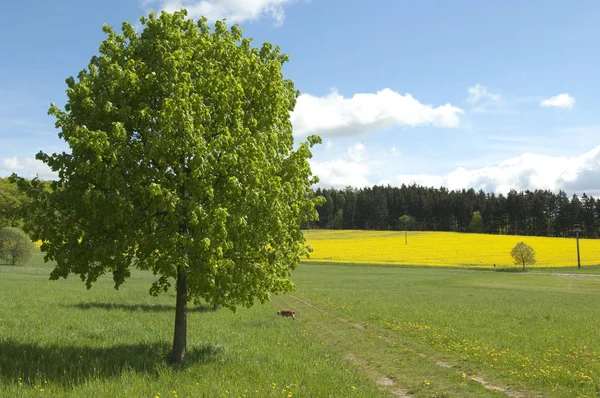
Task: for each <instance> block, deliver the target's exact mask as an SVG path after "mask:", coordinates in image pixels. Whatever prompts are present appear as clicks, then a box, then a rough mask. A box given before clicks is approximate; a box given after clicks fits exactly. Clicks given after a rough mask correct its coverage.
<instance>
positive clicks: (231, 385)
mask: <svg viewBox="0 0 600 398" xmlns="http://www.w3.org/2000/svg"><path fill="white" fill-rule="evenodd" d="M32 265H33V266H27V267H7V266H2V267H0V302H1V303H2V305H0V392H1V394H0V395H1V396H3V397H4V396H6V397H8V396H10V397H30V396H31V397H33V396H36V397H37V396H43V395H46V396H52V397H62V396H73V397H155V396H156V395H157V394H158V393H160V396H161V397H163V398H164V397H174V396H178V397H220V396H232V397H233V396H234V397H239V396H248V397H287V396H289V395H290V393H291V396H300V397H302V396H305V397H322V396H324V397H326V396H336V397H346V396H380V395H381V394H382V392H381V391H380V389H379V388H378V387H377V386H376V385H375V384H373V383H371V382H369V381H368V380H367V379H366V378H365V377H364V376H362V375H361V373H360V372H359V370H358V369H357V368H353V367H349V366H348V364H347V363H346V362H345V361H344V359H343V358H342V357H340V356H337V355H334V354H332V353H330V352H328V351H327V350H326V348H325V347H323V346H322V345H321V344H319V343H317V342H316V341H315V340H313V339H312V338H311V337H310V336H308V334H307V332H306V330H305V328H304V325H303V322H301V321H296V322H294V321H292V320H291V319H289V318H281V317H277V316H276V307H275V306H274V305H273V304H265V305H256V306H255V307H253V308H252V309H242V310H238V311H237V312H236V313H235V314H234V313H232V312H231V311H228V310H219V311H216V312H213V311H212V310H210V309H209V308H208V307H202V306H200V307H194V306H192V307H191V311H190V314H189V315H188V349H189V354H188V355H189V356H188V361H187V363H186V364H185V365H184V366H171V365H169V364H168V363H167V361H166V358H167V354H168V352H169V350H170V345H171V341H172V340H171V339H172V330H173V322H174V320H173V318H174V301H175V298H174V296H173V295H172V294H168V295H166V296H162V297H159V298H153V297H151V296H149V295H148V288H149V286H150V283H151V281H152V277H151V275H149V274H146V273H141V272H137V273H134V276H133V278H132V279H131V280H129V281H128V282H127V283H125V285H123V286H122V287H121V289H120V290H118V291H116V290H114V288H113V287H112V283H111V281H110V279H108V278H102V279H100V280H99V281H98V282H97V283H96V284H95V285H94V286H93V287H92V289H91V290H86V289H85V287H84V286H83V284H82V283H81V282H80V281H79V280H78V279H77V278H70V279H68V280H66V281H65V280H61V281H49V280H48V272H49V270H50V269H49V268H44V267H43V266H41V265H40V264H35V263H34V264H32ZM353 386H354V387H355V388H353ZM42 390H43V391H42Z"/></svg>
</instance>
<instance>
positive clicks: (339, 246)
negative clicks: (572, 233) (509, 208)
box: [304, 230, 600, 267]
mask: <svg viewBox="0 0 600 398" xmlns="http://www.w3.org/2000/svg"><path fill="white" fill-rule="evenodd" d="M304 235H305V236H306V238H307V241H308V244H310V245H311V246H312V247H313V249H314V252H313V253H312V254H311V256H310V259H309V260H308V261H321V262H343V263H373V264H412V265H434V266H463V265H464V266H477V267H493V265H494V264H496V265H497V266H502V267H505V266H514V263H513V260H512V257H511V256H510V251H511V249H512V248H513V247H514V246H515V245H516V244H517V243H518V242H520V241H524V242H525V243H527V244H528V245H530V246H532V247H533V248H534V250H535V252H536V260H537V264H536V265H535V266H534V267H564V266H574V265H575V266H576V265H577V246H576V242H575V238H546V237H535V236H514V235H484V234H466V233H465V234H462V233H456V232H412V231H409V232H408V245H405V243H404V231H332V230H309V231H304ZM579 247H580V252H581V265H582V266H583V265H597V264H600V239H580V240H579Z"/></svg>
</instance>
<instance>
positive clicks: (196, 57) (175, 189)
mask: <svg viewBox="0 0 600 398" xmlns="http://www.w3.org/2000/svg"><path fill="white" fill-rule="evenodd" d="M186 15H187V13H186V11H185V10H181V11H178V12H175V13H166V12H163V13H161V14H160V16H157V15H156V14H154V13H152V14H150V15H149V17H142V18H141V20H140V21H141V24H142V27H143V31H142V32H141V33H137V32H136V29H135V28H134V27H133V26H132V25H130V24H128V23H124V24H123V26H122V33H121V34H119V33H117V32H115V31H114V30H113V29H112V28H111V27H109V26H107V25H105V26H104V28H103V30H104V32H105V33H106V35H107V38H106V39H105V40H104V41H103V42H102V44H101V46H100V54H99V55H98V56H94V57H92V59H91V61H90V63H89V66H88V67H87V69H84V70H83V71H81V72H80V73H79V75H78V77H77V80H75V79H74V78H72V77H71V78H68V79H67V80H66V82H67V86H68V89H67V97H68V101H67V104H66V106H65V108H64V110H61V109H59V108H58V107H57V106H55V105H54V104H53V105H52V106H51V108H50V111H49V113H50V114H52V115H54V116H55V117H56V119H57V122H56V126H57V128H59V129H60V133H59V137H60V138H62V139H64V140H65V141H66V143H67V144H68V145H69V147H70V153H66V152H63V153H60V154H52V155H48V154H45V153H43V152H40V153H38V154H37V159H39V160H41V161H43V162H44V163H46V164H47V165H48V166H50V168H51V169H52V170H53V171H55V172H57V174H58V180H57V181H55V182H53V183H52V185H51V187H50V189H49V190H47V191H44V190H43V189H42V188H41V183H40V181H38V180H37V179H34V180H32V181H27V180H25V179H23V178H19V177H18V176H16V175H13V176H12V177H11V178H12V179H13V180H14V181H17V182H18V184H19V187H20V189H21V190H23V191H25V192H27V194H28V196H29V197H31V199H32V200H31V205H30V206H29V207H28V208H27V211H28V212H29V213H30V214H31V217H29V218H30V219H31V221H32V222H30V223H28V227H29V228H30V231H31V233H32V237H33V238H34V239H40V240H42V241H43V244H42V247H41V249H42V251H43V252H44V253H45V259H46V260H55V261H56V267H55V268H54V270H53V271H52V273H51V276H50V278H51V279H53V280H56V279H59V278H61V277H62V278H66V277H67V276H68V275H69V274H71V273H74V274H77V275H79V276H80V277H81V278H82V279H83V280H85V283H86V285H87V287H88V288H90V286H91V285H92V284H93V283H94V282H95V281H96V280H97V279H98V277H99V276H100V275H103V274H105V273H107V272H112V276H113V279H114V283H115V288H118V287H119V286H120V285H121V284H122V283H123V282H124V281H125V280H126V279H127V277H129V276H130V269H131V268H132V267H137V268H138V269H142V270H150V271H152V272H153V273H154V274H155V275H157V279H156V280H155V281H154V283H153V284H152V286H151V288H150V293H151V294H154V295H156V294H159V293H160V292H166V291H167V290H168V289H169V288H170V287H171V284H172V282H173V281H174V283H175V289H176V309H175V327H174V337H173V350H172V353H171V356H170V359H171V361H172V362H183V361H184V359H185V354H186V333H187V303H188V302H189V301H196V300H200V299H202V300H205V301H207V302H210V303H212V304H217V305H220V306H223V307H226V308H229V309H231V310H234V311H235V309H236V307H238V306H246V307H249V306H251V305H253V304H254V302H255V301H256V300H258V301H260V302H261V303H262V302H265V301H267V300H269V299H270V297H271V295H272V294H278V293H284V292H287V291H291V290H293V284H292V282H291V281H290V280H289V276H290V273H291V270H293V269H294V268H295V267H296V265H297V264H298V262H299V261H300V259H301V258H302V257H303V256H307V255H308V254H309V252H310V250H311V249H310V247H308V246H307V245H306V244H305V239H304V236H303V234H302V232H301V230H300V228H299V225H300V223H301V222H302V221H304V220H306V219H307V218H310V219H316V214H317V213H316V211H315V209H314V206H315V204H316V203H320V202H321V199H320V198H318V197H315V196H314V194H313V193H312V192H311V190H310V187H311V185H312V184H314V183H315V182H317V181H318V179H317V178H316V177H312V173H311V169H310V165H309V163H308V159H309V158H310V157H311V152H310V148H311V147H312V146H313V145H314V144H316V143H320V141H321V140H320V137H318V136H310V137H308V139H307V142H302V143H300V144H299V145H298V146H297V147H296V149H294V138H293V136H292V125H291V122H290V112H291V111H292V110H293V109H294V106H295V103H296V97H297V95H298V92H297V91H296V90H295V89H294V84H293V82H292V81H291V80H288V79H284V78H283V75H282V71H281V67H282V65H283V64H284V63H285V62H286V61H287V60H288V56H287V55H283V54H281V53H280V49H279V47H273V46H272V45H271V44H270V43H264V44H263V45H262V47H261V48H260V49H258V48H253V47H252V46H251V40H250V39H248V38H243V37H242V31H241V30H240V28H239V27H238V26H233V27H232V28H231V29H227V27H226V25H225V23H224V22H223V21H217V22H216V23H215V27H214V30H211V29H210V28H209V26H208V25H207V24H206V19H204V18H203V19H201V20H200V21H198V22H197V23H195V22H194V21H193V20H191V19H187V18H186Z"/></svg>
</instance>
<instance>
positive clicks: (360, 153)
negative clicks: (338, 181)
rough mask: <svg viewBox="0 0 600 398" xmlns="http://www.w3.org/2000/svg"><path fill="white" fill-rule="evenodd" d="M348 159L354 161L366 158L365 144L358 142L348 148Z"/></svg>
mask: <svg viewBox="0 0 600 398" xmlns="http://www.w3.org/2000/svg"><path fill="white" fill-rule="evenodd" d="M348 159H350V160H352V161H354V162H360V161H363V160H365V145H364V144H363V143H361V142H358V143H356V144H355V145H354V146H351V147H350V148H348Z"/></svg>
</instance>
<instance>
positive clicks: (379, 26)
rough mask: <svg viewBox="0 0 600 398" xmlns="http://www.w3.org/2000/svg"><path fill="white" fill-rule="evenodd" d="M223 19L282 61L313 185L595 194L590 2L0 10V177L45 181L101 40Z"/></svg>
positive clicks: (254, 0) (283, 1) (83, 5)
mask: <svg viewBox="0 0 600 398" xmlns="http://www.w3.org/2000/svg"><path fill="white" fill-rule="evenodd" d="M182 5H183V6H185V7H186V8H188V10H189V12H190V15H191V16H192V17H194V18H197V17H198V16H200V15H206V16H207V17H209V19H211V20H214V19H215V18H227V20H228V21H229V22H230V23H239V24H240V25H241V26H242V29H243V30H244V35H245V36H250V37H253V38H254V40H255V41H254V42H255V44H256V45H259V44H260V43H262V42H264V41H270V42H272V43H274V44H277V45H279V46H281V47H282V50H283V51H284V52H285V53H288V54H290V56H291V61H290V62H289V63H288V64H286V65H285V70H284V71H285V75H286V77H289V78H291V79H293V80H294V81H295V83H296V87H297V88H298V89H299V90H300V91H301V92H302V96H301V97H300V98H299V100H298V104H297V107H296V109H295V111H294V113H293V114H292V121H293V124H294V134H295V135H296V136H297V138H298V139H299V140H300V139H302V137H304V136H305V135H307V134H313V133H317V134H320V135H321V136H322V137H323V145H321V146H319V147H318V148H316V149H315V151H314V155H315V156H314V158H313V162H312V167H313V171H314V172H315V173H316V174H318V175H319V176H320V178H321V185H323V186H327V187H329V186H334V187H340V188H341V187H344V186H346V185H353V186H365V185H372V184H380V183H384V184H388V183H389V184H391V185H398V184H401V183H412V182H417V183H420V184H423V185H433V186H441V185H443V186H447V187H449V188H451V189H459V188H468V187H474V188H477V189H484V190H486V191H495V192H507V191H508V190H509V189H511V188H515V189H518V190H521V189H536V188H541V189H552V190H555V191H556V190H558V189H566V190H567V191H568V192H569V193H572V192H583V191H585V192H588V193H593V194H595V195H598V194H600V112H598V111H599V110H600V98H599V97H598V96H597V93H598V92H599V91H600V90H599V89H600V87H599V86H600V80H599V79H598V78H597V76H598V71H599V70H600V51H598V48H600V46H599V44H600V43H599V42H600V24H598V23H597V21H598V20H599V19H600V3H599V2H597V1H592V0H590V1H578V2H565V1H551V0H549V1H545V2H543V4H542V3H541V2H532V1H528V2H524V1H517V0H508V1H502V2H499V1H497V2H490V1H466V0H465V1H441V0H438V1H427V0H423V1H419V2H414V1H411V2H408V1H401V0H377V1H364V0H346V1H341V0H311V1H306V0H212V1H208V0H206V1H197V0H187V1H182V2H177V1H170V0H120V1H116V0H111V1H104V2H99V1H95V2H92V1H85V2H83V1H75V0H62V1H42V0H36V1H33V0H29V1H27V0H21V1H18V2H8V3H7V4H4V5H3V13H2V24H0V34H1V35H2V37H3V38H4V40H2V41H1V42H0V54H2V58H1V59H2V62H0V176H5V175H9V174H10V173H12V172H13V171H14V172H17V173H18V174H21V175H26V176H33V175H35V174H36V173H37V174H39V175H40V176H41V177H45V178H47V177H50V176H51V174H50V173H49V171H48V170H47V169H46V168H45V167H44V165H41V164H39V163H38V162H37V161H35V160H34V159H33V158H34V156H35V154H36V153H37V152H38V151H39V150H43V151H46V152H55V151H62V150H67V149H68V148H67V147H66V146H65V144H64V143H63V142H62V141H60V140H59V139H58V137H57V131H56V130H55V129H54V120H53V119H52V118H51V117H50V116H47V114H46V112H47V109H48V107H49V104H50V103H51V102H54V103H56V104H57V105H59V106H61V107H62V106H63V105H64V102H65V95H64V91H65V88H66V85H65V83H64V80H65V79H66V78H67V77H69V76H75V75H76V74H77V73H78V72H79V71H80V70H81V69H83V68H84V67H85V66H86V65H87V63H88V61H89V59H90V58H91V56H93V55H94V54H96V53H97V49H98V46H99V44H100V42H101V41H102V40H103V38H104V34H103V33H102V31H101V28H102V25H103V24H104V23H108V24H110V25H112V26H114V27H117V28H119V27H120V25H121V23H122V22H123V21H129V22H132V23H135V22H136V21H138V20H139V18H140V17H141V16H142V15H144V14H147V12H148V11H149V10H151V9H154V10H157V11H158V10H174V9H178V8H179V7H180V6H182Z"/></svg>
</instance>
